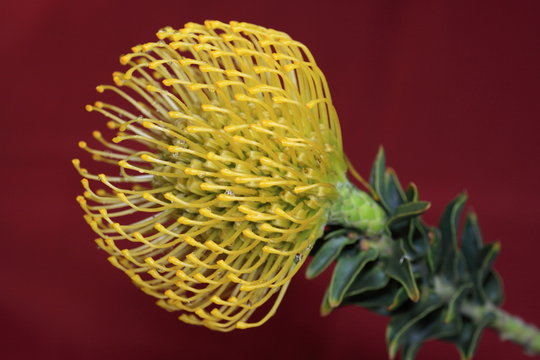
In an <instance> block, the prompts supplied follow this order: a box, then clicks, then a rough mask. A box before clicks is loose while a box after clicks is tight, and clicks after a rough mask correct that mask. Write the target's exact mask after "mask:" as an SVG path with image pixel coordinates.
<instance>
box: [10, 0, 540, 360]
mask: <svg viewBox="0 0 540 360" xmlns="http://www.w3.org/2000/svg"><path fill="white" fill-rule="evenodd" d="M206 18H210V19H219V20H224V21H227V20H242V21H249V22H253V23H257V24H260V25H264V26H268V27H272V28H275V29H279V30H282V31H285V32H287V33H289V34H290V35H291V36H293V37H294V38H295V39H297V40H300V41H302V42H304V43H305V44H307V45H308V46H309V47H310V48H311V50H312V52H313V53H314V55H315V57H316V59H317V60H318V63H319V65H320V67H321V68H322V69H323V71H324V72H325V74H326V76H327V79H328V81H329V83H330V87H331V90H332V95H333V98H334V101H335V105H336V107H337V109H338V113H339V115H340V119H341V124H342V129H343V133H344V142H345V147H346V150H347V153H348V155H349V156H350V157H351V158H352V160H353V162H354V164H355V165H356V167H357V168H358V169H359V170H360V171H361V172H362V173H364V174H367V171H368V169H369V166H370V163H371V161H372V159H373V157H374V155H375V153H376V150H377V147H378V145H379V144H383V145H384V146H385V148H386V150H387V153H388V159H389V163H390V165H391V166H393V167H394V168H395V169H396V170H397V173H398V174H399V175H400V176H401V178H402V180H405V181H412V180H414V181H415V182H416V184H417V185H418V186H419V188H420V194H421V197H422V198H423V199H425V200H430V201H432V202H433V207H432V210H431V211H430V212H429V214H428V215H427V219H428V220H429V221H430V222H432V223H433V222H435V221H436V220H437V218H438V216H439V214H440V213H441V210H442V207H443V205H444V204H445V203H446V202H448V201H449V200H450V199H451V198H452V197H453V196H454V195H456V194H457V193H458V192H460V191H462V190H464V189H466V190H467V191H468V193H469V194H470V204H471V205H469V208H474V209H475V210H476V211H477V212H478V214H479V219H480V222H481V224H482V225H483V228H484V235H485V238H486V239H488V240H490V241H495V240H500V241H501V243H502V254H501V256H500V258H499V260H498V262H497V263H496V268H497V269H498V271H499V272H500V273H501V275H502V277H503V278H504V281H505V285H506V293H507V297H506V299H507V300H506V302H505V304H504V308H505V309H507V310H509V311H511V312H514V313H517V314H519V315H521V316H523V317H525V318H527V319H528V320H530V321H532V322H535V323H537V324H540V310H539V308H538V303H539V295H540V293H539V286H538V285H539V280H538V275H539V269H540V267H539V264H538V262H539V261H538V254H539V252H540V244H539V242H538V225H539V222H538V218H539V216H540V209H539V207H538V204H539V203H540V190H538V188H537V185H538V177H539V175H540V171H539V168H538V160H539V155H540V149H539V147H538V133H539V130H540V127H539V125H538V121H539V118H540V117H539V116H540V101H539V100H538V97H539V95H540V91H539V84H540V68H539V66H540V37H539V35H540V2H538V1H524V0H523V1H507V2H501V1H474V2H473V1H462V2H461V1H451V2H450V1H448V2H433V1H425V2H407V3H405V2H399V1H381V0H378V1H361V2H357V3H355V4H354V5H352V4H346V3H342V2H340V1H337V0H332V1H326V2H320V3H318V2H316V1H311V2H300V1H292V0H289V1H267V2H264V3H260V4H257V3H256V2H255V1H232V0H231V1H219V2H218V1H208V0H207V1H201V2H196V1H191V2H187V1H158V0H155V1H149V0H147V1H118V2H113V1H110V0H92V1H84V2H78V1H72V0H49V1H44V0H41V1H40V0H35V1H11V0H9V1H6V0H4V1H2V4H1V5H0V34H1V39H2V56H1V60H0V65H2V66H1V69H2V72H1V81H0V84H1V97H0V101H1V103H0V104H1V106H0V118H1V121H2V135H1V140H0V144H1V145H0V146H1V147H2V149H1V150H2V151H1V154H2V155H3V158H2V167H1V170H0V171H1V173H2V176H1V179H2V180H1V181H2V195H1V196H2V199H1V219H2V220H1V221H2V222H1V223H2V229H3V231H2V235H3V236H2V253H1V260H0V270H1V274H2V281H1V286H0V289H1V290H0V321H1V324H2V327H1V328H0V329H1V331H2V332H3V334H2V336H1V337H0V357H1V358H3V359H12V358H13V359H14V358H17V359H29V358H32V359H98V358H102V359H133V360H135V359H148V358H153V359H180V358H188V357H191V358H196V359H210V358H224V359H229V358H230V359H253V358H258V359H275V358H280V359H289V358H290V359H293V358H294V359H299V358H306V359H386V358H387V356H386V350H385V343H384V329H385V325H386V319H385V318H383V317H380V316H378V315H374V314H372V313H369V312H367V311H365V310H362V309H359V308H346V309H341V310H338V311H336V312H335V313H333V314H331V315H330V316H329V317H326V318H321V317H319V313H318V309H319V303H320V301H321V297H322V294H323V291H324V288H325V285H326V283H327V281H328V274H327V275H326V276H322V277H321V278H320V279H317V280H315V281H308V280H306V279H305V278H304V276H303V275H300V276H298V277H297V278H295V280H294V281H293V284H292V286H291V287H290V290H289V292H288V294H287V296H286V297H285V300H284V301H283V303H282V305H281V307H280V309H279V311H278V313H277V315H276V316H275V317H274V318H273V319H272V320H271V321H269V322H268V323H267V324H266V325H265V326H263V327H261V328H258V329H254V330H244V331H236V332H233V333H229V334H221V333H215V332H211V331H209V330H206V329H204V328H199V327H195V326H190V325H186V324H183V323H181V322H179V321H177V320H176V317H175V316H174V315H172V314H169V313H167V312H165V311H163V310H161V309H160V308H158V307H156V306H154V305H153V301H152V299H150V298H149V297H147V296H145V295H144V294H142V293H141V292H140V291H139V290H137V289H135V288H134V287H133V286H132V285H131V284H130V282H129V280H128V279H127V278H126V277H125V276H124V275H123V274H122V273H120V272H119V271H116V270H115V269H113V268H112V267H111V266H110V265H109V264H108V262H107V261H106V260H105V256H104V254H103V253H102V252H99V251H97V250H96V246H95V244H94V243H93V241H92V240H93V238H94V235H93V233H92V232H91V231H90V229H89V228H88V227H87V226H86V224H85V223H84V222H83V220H82V217H81V214H82V213H81V211H80V209H79V208H78V205H77V204H76V202H75V200H74V198H75V196H76V195H77V194H79V193H80V192H81V187H80V184H79V176H78V175H77V174H76V173H75V171H74V170H73V169H72V168H71V164H70V160H71V158H73V157H81V156H84V154H83V153H82V151H80V150H79V149H78V148H77V141H78V140H79V139H88V138H90V134H91V131H92V130H94V129H103V128H104V126H105V121H104V119H103V118H102V117H100V116H98V115H96V114H89V113H86V112H85V111H84V109H83V106H84V105H85V104H87V103H90V102H93V101H94V100H97V99H99V96H98V94H97V93H95V90H94V87H95V86H96V85H97V84H100V83H106V82H110V81H111V80H110V79H111V77H110V74H111V73H112V71H113V70H116V69H119V68H120V65H119V63H118V57H119V55H121V54H122V53H125V52H128V51H129V48H130V46H132V45H135V44H138V43H140V42H145V41H152V40H153V39H154V33H155V31H156V30H157V29H158V28H160V27H162V26H165V25H172V26H175V27H181V26H182V25H183V24H184V23H185V22H188V21H196V22H200V21H203V20H204V19H206ZM87 159H88V158H87ZM434 358H436V359H458V358H459V357H458V354H457V352H456V351H455V350H454V349H453V347H452V346H451V345H448V344H444V343H439V342H432V343H429V344H428V345H427V346H425V347H424V348H423V349H422V350H421V351H420V354H419V356H418V359H434ZM526 358H527V357H525V355H523V354H522V352H521V350H520V349H519V348H517V347H515V346H514V345H512V344H510V343H504V342H501V341H499V340H498V338H497V336H496V335H495V334H494V333H493V332H491V331H488V332H486V333H485V335H484V337H483V338H482V340H481V343H480V347H479V351H478V355H477V357H476V359H526Z"/></svg>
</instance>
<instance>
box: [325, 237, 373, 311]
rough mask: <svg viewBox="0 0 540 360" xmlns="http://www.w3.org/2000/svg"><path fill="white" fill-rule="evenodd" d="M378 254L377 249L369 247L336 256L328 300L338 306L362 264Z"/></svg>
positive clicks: (362, 266)
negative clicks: (364, 249)
mask: <svg viewBox="0 0 540 360" xmlns="http://www.w3.org/2000/svg"><path fill="white" fill-rule="evenodd" d="M378 255H379V252H378V250H376V249H374V248H370V249H368V250H366V251H358V252H352V251H351V252H349V253H347V254H344V255H342V256H340V257H339V258H338V261H337V264H336V267H335V268H334V273H333V275H332V280H331V281H330V286H329V294H328V302H329V304H330V306H332V307H338V306H339V304H341V302H342V301H343V297H344V296H345V293H346V292H347V290H348V289H349V286H351V284H352V283H353V281H354V279H355V278H356V276H357V275H358V274H359V273H360V271H362V269H363V268H364V266H365V265H366V264H367V263H369V262H370V261H373V260H375V259H376V258H377V256H378Z"/></svg>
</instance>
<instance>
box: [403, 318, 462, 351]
mask: <svg viewBox="0 0 540 360" xmlns="http://www.w3.org/2000/svg"><path fill="white" fill-rule="evenodd" d="M456 320H457V321H453V322H452V323H450V324H447V323H445V322H444V313H443V311H441V309H438V310H436V311H433V312H431V313H430V314H428V315H427V316H425V317H424V318H422V319H420V320H419V321H418V322H416V323H415V324H414V325H413V326H411V327H410V329H408V330H407V332H406V333H405V334H404V335H403V336H402V339H401V341H400V343H401V348H402V350H401V351H402V352H401V355H402V358H403V360H414V357H415V355H416V353H417V352H418V350H419V349H420V347H421V346H422V345H423V344H424V343H425V342H426V341H427V340H430V339H437V338H439V339H440V338H443V337H448V336H451V335H455V334H457V333H458V332H459V330H460V328H461V324H462V322H461V319H456Z"/></svg>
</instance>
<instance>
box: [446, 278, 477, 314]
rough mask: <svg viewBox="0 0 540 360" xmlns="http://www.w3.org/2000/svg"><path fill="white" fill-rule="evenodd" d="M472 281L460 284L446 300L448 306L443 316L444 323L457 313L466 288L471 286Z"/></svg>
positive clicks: (465, 293)
mask: <svg viewBox="0 0 540 360" xmlns="http://www.w3.org/2000/svg"><path fill="white" fill-rule="evenodd" d="M472 286H473V285H472V283H467V284H463V285H461V286H460V287H459V288H458V289H457V290H456V291H455V292H454V294H453V295H452V297H451V298H450V300H448V307H447V309H446V314H445V316H444V322H445V324H448V323H449V322H451V321H453V320H454V319H455V318H456V316H458V314H459V305H460V304H461V300H462V299H463V298H464V297H465V296H466V295H467V290H469V289H470V288H472Z"/></svg>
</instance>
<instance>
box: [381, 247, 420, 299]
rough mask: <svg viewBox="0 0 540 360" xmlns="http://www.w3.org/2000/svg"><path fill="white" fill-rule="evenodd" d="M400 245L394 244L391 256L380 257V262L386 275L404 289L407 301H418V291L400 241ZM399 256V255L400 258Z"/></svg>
mask: <svg viewBox="0 0 540 360" xmlns="http://www.w3.org/2000/svg"><path fill="white" fill-rule="evenodd" d="M400 244H401V246H399V245H397V244H396V246H395V248H394V252H393V254H392V255H390V256H385V257H382V258H381V260H382V261H383V262H384V264H385V271H386V274H387V275H388V276H389V277H391V278H392V279H394V280H396V281H397V282H399V283H400V284H401V285H402V286H403V287H404V288H405V291H407V295H408V296H409V299H411V300H412V301H418V299H419V298H420V291H419V290H418V287H417V285H416V281H415V279H414V275H413V272H412V267H411V263H410V261H409V259H408V256H407V254H406V253H405V251H404V250H403V241H400ZM398 246H399V247H398ZM399 254H401V256H400V255H399Z"/></svg>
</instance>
